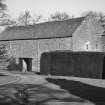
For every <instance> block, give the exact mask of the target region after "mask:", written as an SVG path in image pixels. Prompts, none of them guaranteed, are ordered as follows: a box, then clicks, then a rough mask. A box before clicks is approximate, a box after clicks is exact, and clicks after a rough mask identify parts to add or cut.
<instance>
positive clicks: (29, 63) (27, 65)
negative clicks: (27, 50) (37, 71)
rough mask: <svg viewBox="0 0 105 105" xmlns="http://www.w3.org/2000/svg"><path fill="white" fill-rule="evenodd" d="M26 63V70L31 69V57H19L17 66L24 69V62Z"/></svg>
mask: <svg viewBox="0 0 105 105" xmlns="http://www.w3.org/2000/svg"><path fill="white" fill-rule="evenodd" d="M23 62H25V64H26V71H32V58H19V68H20V70H21V71H23V69H24V66H23V65H24V63H23Z"/></svg>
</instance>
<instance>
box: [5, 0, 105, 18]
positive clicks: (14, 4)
mask: <svg viewBox="0 0 105 105" xmlns="http://www.w3.org/2000/svg"><path fill="white" fill-rule="evenodd" d="M6 4H7V6H8V12H9V13H10V14H11V15H12V17H17V16H18V15H19V13H20V12H22V11H24V10H29V11H31V13H32V14H34V13H36V14H42V15H44V16H45V17H48V16H49V14H51V13H55V11H61V12H67V13H68V14H70V15H74V16H80V14H81V13H83V12H84V11H90V10H92V11H97V12H100V11H101V12H104V13H105V0H6Z"/></svg>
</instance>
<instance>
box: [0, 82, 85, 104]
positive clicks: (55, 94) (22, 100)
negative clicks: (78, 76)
mask: <svg viewBox="0 0 105 105" xmlns="http://www.w3.org/2000/svg"><path fill="white" fill-rule="evenodd" d="M64 94H65V91H63V90H61V89H60V90H56V89H52V88H48V87H46V86H45V84H41V85H33V84H8V85H4V86H0V105H45V103H48V102H50V101H51V102H52V101H53V102H54V101H55V100H56V101H59V102H81V103H83V102H84V99H81V98H73V97H69V96H66V95H67V94H66V95H64ZM1 96H2V97H1ZM64 96H66V97H64ZM30 99H31V100H30ZM47 105H50V104H47ZM60 105H61V104H60Z"/></svg>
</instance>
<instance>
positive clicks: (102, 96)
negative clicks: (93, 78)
mask: <svg viewBox="0 0 105 105" xmlns="http://www.w3.org/2000/svg"><path fill="white" fill-rule="evenodd" d="M47 81H48V82H51V83H54V84H56V85H59V86H60V87H61V88H62V89H65V90H67V91H69V92H70V93H71V94H73V95H76V96H79V97H81V98H83V99H87V100H89V101H91V102H93V103H94V104H95V105H105V88H101V87H96V86H92V85H88V84H85V83H81V82H79V81H73V80H66V79H51V78H47Z"/></svg>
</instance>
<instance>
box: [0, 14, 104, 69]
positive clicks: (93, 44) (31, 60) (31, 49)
mask: <svg viewBox="0 0 105 105" xmlns="http://www.w3.org/2000/svg"><path fill="white" fill-rule="evenodd" d="M103 32H104V29H103V27H102V26H101V25H100V23H99V22H98V20H97V18H96V17H95V16H93V15H88V16H86V17H79V18H73V19H69V20H64V21H51V22H45V23H40V24H35V25H29V26H13V27H7V28H5V29H2V31H1V33H0V43H6V44H7V45H8V46H7V49H8V53H9V54H10V55H11V56H13V57H14V58H16V60H17V61H18V63H19V66H20V69H21V70H22V69H23V67H24V65H25V67H26V69H27V70H28V71H32V70H33V71H40V57H41V55H42V53H43V52H49V51H56V50H70V51H95V52H97V51H98V52H103V51H104V49H105V48H104V44H103V43H104V41H103V37H104V35H103Z"/></svg>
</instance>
